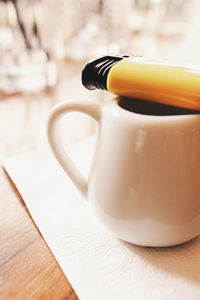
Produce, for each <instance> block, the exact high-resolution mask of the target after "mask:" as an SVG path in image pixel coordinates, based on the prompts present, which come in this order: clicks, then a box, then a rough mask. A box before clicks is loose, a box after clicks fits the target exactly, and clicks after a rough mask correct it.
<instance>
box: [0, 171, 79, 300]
mask: <svg viewBox="0 0 200 300" xmlns="http://www.w3.org/2000/svg"><path fill="white" fill-rule="evenodd" d="M0 186H1V188H0V212H1V213H0V299H2V300H11V299H14V300H22V299H24V300H25V299H29V300H31V299H45V300H46V299H56V300H59V299H69V300H75V299H78V298H77V297H76V295H75V293H74V291H73V289H72V287H71V286H70V284H69V283H68V281H67V279H66V278H65V276H64V274H63V272H62V271H61V269H60V268H59V266H58V264H57V262H56V261H55V258H54V257H53V255H52V253H51V251H50V250H49V248H48V247H47V245H46V244H45V242H44V240H43V238H42V237H41V235H40V233H39V232H38V230H37V228H36V226H35V225H34V223H33V221H32V219H31V218H30V216H29V214H28V212H27V211H26V209H25V207H24V203H23V200H22V199H21V197H20V195H19V193H18V192H17V191H16V189H15V187H14V185H13V184H12V183H11V181H10V180H9V178H8V176H7V175H6V174H5V172H4V171H3V170H2V168H0Z"/></svg>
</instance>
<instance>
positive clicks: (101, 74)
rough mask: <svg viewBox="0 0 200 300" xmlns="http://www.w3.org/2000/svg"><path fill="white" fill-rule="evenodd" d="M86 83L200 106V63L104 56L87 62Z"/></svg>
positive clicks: (164, 101) (122, 93)
mask: <svg viewBox="0 0 200 300" xmlns="http://www.w3.org/2000/svg"><path fill="white" fill-rule="evenodd" d="M82 83H83V85H84V86H85V87H86V88H88V89H90V90H92V89H103V90H107V91H109V92H112V93H114V94H115V95H118V96H125V97H129V98H130V99H131V98H137V99H143V100H149V101H153V102H158V103H162V104H167V105H172V106H177V107H183V108H188V109H193V110H200V67H199V68H198V66H189V65H179V64H176V63H170V62H166V61H162V60H153V59H149V58H144V57H128V56H121V57H120V56H104V57H101V58H99V59H96V60H93V61H90V62H88V63H87V64H86V65H85V67H84V69H83V71H82Z"/></svg>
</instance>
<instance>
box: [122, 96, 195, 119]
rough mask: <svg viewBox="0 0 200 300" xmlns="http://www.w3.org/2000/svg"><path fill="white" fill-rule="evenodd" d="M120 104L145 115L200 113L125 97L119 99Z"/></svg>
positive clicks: (124, 107)
mask: <svg viewBox="0 0 200 300" xmlns="http://www.w3.org/2000/svg"><path fill="white" fill-rule="evenodd" d="M118 104H119V106H120V107H122V108H123V109H125V110H128V111H131V112H134V113H137V114H143V115H153V116H170V115H186V114H199V113H200V111H199V110H190V109H185V108H180V107H176V106H171V105H165V104H160V103H156V102H150V101H145V100H140V99H132V98H125V97H121V98H119V99H118Z"/></svg>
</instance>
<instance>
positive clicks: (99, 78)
mask: <svg viewBox="0 0 200 300" xmlns="http://www.w3.org/2000/svg"><path fill="white" fill-rule="evenodd" d="M124 57H127V56H121V57H120V56H103V57H101V58H98V59H96V60H93V61H89V62H88V63H87V64H86V65H85V66H84V68H83V71H82V77H81V80H82V84H83V85H84V87H86V88H87V89H88V90H94V89H101V90H107V77H108V73H109V71H110V69H111V68H112V66H113V65H115V64H116V63H117V62H119V61H120V60H122V59H123V58H124Z"/></svg>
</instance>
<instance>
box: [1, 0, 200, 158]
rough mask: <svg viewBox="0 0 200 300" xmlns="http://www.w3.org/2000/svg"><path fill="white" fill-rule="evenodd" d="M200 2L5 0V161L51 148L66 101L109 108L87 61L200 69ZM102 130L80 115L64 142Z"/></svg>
mask: <svg viewBox="0 0 200 300" xmlns="http://www.w3.org/2000/svg"><path fill="white" fill-rule="evenodd" d="M199 38H200V1H198V0H123V1H121V0H57V1H55V0H0V158H2V157H4V156H8V155H15V154H19V153H23V152H25V151H33V150H41V149H43V148H45V147H46V146H47V138H46V122H47V117H48V114H49V112H50V110H51V108H52V106H53V105H55V104H56V103H59V102H61V101H72V100H81V101H89V100H91V101H95V102H98V103H102V104H103V103H104V102H105V101H107V100H108V99H110V98H112V96H110V95H108V94H106V93H105V92H103V91H93V92H91V91H87V90H85V89H84V88H83V87H82V86H81V81H80V76H81V70H82V68H83V66H84V64H85V62H86V61H87V60H90V59H92V58H96V57H98V56H101V55H106V54H113V55H116V54H128V55H142V56H148V57H153V58H162V59H168V60H173V61H176V62H177V63H192V64H200V57H199V53H200V39H199ZM95 130H96V125H95V123H94V122H93V121H92V120H90V119H88V117H86V116H83V115H81V114H78V113H73V114H72V115H70V116H68V117H67V118H66V119H64V120H63V122H62V124H61V127H60V131H61V135H62V138H63V140H64V142H66V143H76V142H79V141H80V140H82V139H83V138H85V137H86V136H88V135H89V134H92V133H93V132H94V131H95Z"/></svg>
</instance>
